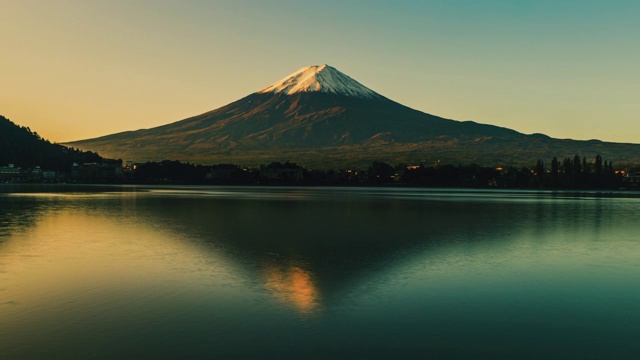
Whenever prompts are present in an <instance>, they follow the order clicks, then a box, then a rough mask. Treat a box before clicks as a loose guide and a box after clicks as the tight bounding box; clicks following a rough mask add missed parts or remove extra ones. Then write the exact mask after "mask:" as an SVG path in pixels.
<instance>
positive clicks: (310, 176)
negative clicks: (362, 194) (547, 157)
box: [127, 155, 624, 189]
mask: <svg viewBox="0 0 640 360" xmlns="http://www.w3.org/2000/svg"><path fill="white" fill-rule="evenodd" d="M278 169H280V170H281V171H282V177H281V178H278V177H277V176H276V177H275V178H274V177H273V174H274V170H275V171H276V175H277V170H278ZM296 169H297V170H298V171H299V172H300V174H301V176H300V177H292V176H291V171H292V170H296ZM261 170H262V172H265V173H266V172H267V170H268V171H269V174H270V175H271V176H270V177H269V178H265V177H264V176H262V175H261ZM127 181H128V182H132V183H140V184H153V183H167V184H219V185H264V184H268V185H308V186H392V185H395V186H416V187H458V188H503V189H618V188H620V187H621V186H623V185H624V184H623V176H622V173H621V172H620V171H616V170H615V169H614V166H613V163H612V162H610V161H605V160H603V159H602V157H601V156H600V155H597V156H596V157H595V159H593V160H592V161H589V160H587V158H581V157H580V156H578V155H576V156H574V157H570V158H565V159H562V161H560V160H558V158H557V157H554V158H553V159H552V160H551V162H550V166H549V167H547V166H546V165H545V162H544V161H543V160H538V161H537V162H536V164H535V165H532V166H531V167H520V168H517V167H486V166H480V165H477V164H468V165H462V164H458V165H453V164H445V165H442V164H439V163H436V164H433V165H426V164H421V165H417V166H408V165H407V164H404V163H400V164H396V165H391V164H388V163H385V162H381V161H373V162H372V163H371V165H369V166H368V167H367V168H366V169H346V170H345V169H340V170H335V169H330V170H324V169H307V168H303V167H302V166H299V165H297V164H296V163H292V162H285V163H280V162H272V163H270V164H269V165H266V166H262V167H261V168H247V167H241V166H238V165H234V164H220V165H213V166H204V165H197V164H190V163H181V162H179V161H162V162H147V163H143V164H136V166H135V170H132V171H131V172H129V173H128V180H127Z"/></svg>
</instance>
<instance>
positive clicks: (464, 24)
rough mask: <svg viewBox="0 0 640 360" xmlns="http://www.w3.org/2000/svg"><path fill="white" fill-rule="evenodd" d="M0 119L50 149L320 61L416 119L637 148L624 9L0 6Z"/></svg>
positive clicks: (505, 3)
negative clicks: (424, 115)
mask: <svg viewBox="0 0 640 360" xmlns="http://www.w3.org/2000/svg"><path fill="white" fill-rule="evenodd" d="M0 26H1V31H0V51H1V53H0V114H2V115H4V116H6V117H8V118H10V119H11V120H13V121H14V122H16V123H18V124H20V125H23V126H29V127H30V128H31V129H32V130H34V131H37V132H38V133H39V134H40V135H42V136H43V137H45V138H47V139H49V140H52V141H56V142H64V141H70V140H79V139H85V138H90V137H96V136H101V135H107V134H110V133H115V132H120V131H125V130H135V129H140V128H149V127H154V126H158V125H163V124H167V123H170V122H174V121H177V120H181V119H183V118H186V117H189V116H193V115H197V114H200V113H203V112H205V111H208V110H213V109H215V108H218V107H220V106H223V105H226V104H227V103H229V102H231V101H234V100H237V99H239V98H241V97H243V96H245V95H248V94H250V93H252V92H255V91H257V90H260V89H262V88H264V87H266V86H267V85H269V84H270V83H272V82H274V81H277V80H279V79H281V78H282V77H284V76H286V75H288V74H289V73H291V72H293V71H295V70H297V69H298V68H300V67H302V66H306V65H315V64H324V63H327V64H330V65H332V66H334V67H336V68H337V69H338V70H340V71H342V72H344V73H346V74H348V75H349V76H351V77H352V78H354V79H356V80H358V81H359V82H361V83H363V84H364V85H366V86H368V87H370V88H372V89H373V90H375V91H377V92H379V93H381V94H382V95H385V96H386V97H389V98H391V99H393V100H396V101H398V102H400V103H403V104H405V105H408V106H410V107H413V108H415V109H418V110H422V111H425V112H428V113H431V114H435V115H439V116H442V117H446V118H451V119H456V120H475V121H478V122H482V123H489V124H495V125H499V126H504V127H508V128H512V129H514V130H517V131H521V132H524V133H544V134H547V135H550V136H553V137H559V138H573V139H593V138H597V139H602V140H606V141H619V142H636V143H640V122H638V121H637V120H638V114H639V113H640V89H639V87H640V1H636V0H628V1H625V0H607V1H604V0H597V1H595V0H530V1H529V0H482V1H480V0H414V1H410V0H394V1H387V0H322V1H320V0H315V1H308V0H274V1H268V0H253V1H249V0H245V1H243V0H230V1H226V0H218V1H215V0H209V1H203V0H189V1H184V0H180V1H178V0H176V1H166V0H152V1H144V0H131V1H120V0H108V1H104V0H77V1H75V0H20V1H14V0H0Z"/></svg>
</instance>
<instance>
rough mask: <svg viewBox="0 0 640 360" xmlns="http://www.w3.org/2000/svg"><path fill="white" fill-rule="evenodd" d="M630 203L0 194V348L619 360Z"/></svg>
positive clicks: (19, 352)
mask: <svg viewBox="0 0 640 360" xmlns="http://www.w3.org/2000/svg"><path fill="white" fill-rule="evenodd" d="M638 195H639V194H637V193H625V192H614V193H598V192H582V193H576V192H542V191H541V192H535V191H521V192H519V191H471V190H451V189H438V190H434V189H406V188H403V189H396V188H278V187H272V188H258V187H246V188H243V187H204V186H203V187H127V186H121V187H118V186H115V187H108V186H85V187H78V186H62V185H60V186H57V185H50V186H36V185H33V186H26V185H22V186H11V185H5V186H0V324H1V325H2V326H1V327H0V358H1V359H124V358H130V359H139V358H147V359H178V358H180V359H189V358H193V359H201V358H217V359H243V358H247V359H376V358H379V359H401V358H411V359H413V358H420V359H423V358H434V359H455V358H473V359H479V358H480V359H483V358H486V359H500V358H504V359H526V358H536V359H539V358H545V359H550V358H551V359H553V358H559V359H562V358H579V359H611V358H635V357H637V355H638V354H639V353H640V342H639V341H638V340H637V335H638V334H640V261H639V260H640V240H639V239H640V237H639V236H638V229H640V226H639V225H638V215H639V214H640V198H639V197H638Z"/></svg>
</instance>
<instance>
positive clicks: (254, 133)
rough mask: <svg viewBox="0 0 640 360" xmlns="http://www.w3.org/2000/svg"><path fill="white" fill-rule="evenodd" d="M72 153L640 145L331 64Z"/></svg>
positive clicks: (444, 156)
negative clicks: (585, 135)
mask: <svg viewBox="0 0 640 360" xmlns="http://www.w3.org/2000/svg"><path fill="white" fill-rule="evenodd" d="M336 79H338V80H336ZM363 89H364V90H363ZM372 94H374V95H372ZM68 144H69V145H72V146H76V147H78V148H81V149H89V150H94V151H98V152H100V153H101V154H104V155H106V156H110V157H116V158H124V159H128V160H136V161H149V160H163V159H177V160H182V161H193V162H200V163H224V162H232V161H233V162H237V163H238V162H239V163H242V164H247V165H258V164H260V163H261V162H263V161H280V160H291V161H299V162H300V163H303V164H305V165H308V166H314V165H315V166H317V165H320V164H321V165H323V166H325V167H331V166H332V164H335V166H356V165H361V164H363V163H364V162H365V161H369V160H370V159H374V160H375V159H378V160H387V161H391V162H399V161H403V162H409V163H412V162H419V161H424V160H426V161H437V160H440V161H447V162H451V163H458V162H475V163H479V164H489V165H505V164H523V165H530V164H531V162H532V161H533V162H535V160H536V159H537V158H550V157H552V156H558V157H562V156H573V155H575V154H581V155H583V156H595V155H596V154H601V155H602V156H603V157H605V158H607V159H611V160H615V161H621V160H622V161H638V160H640V159H639V156H638V154H640V145H634V144H618V143H604V142H601V143H590V142H588V141H578V140H561V139H553V138H550V137H548V136H546V135H537V134H532V135H525V134H522V133H520V132H517V131H515V130H512V129H508V128H504V127H499V126H495V125H488V124H480V123H477V122H474V121H456V120H450V119H445V118H442V117H439V116H436V115H431V114H428V113H425V112H422V111H419V110H415V109H412V108H409V107H407V106H405V105H402V104H400V103H398V102H395V101H393V100H390V99H388V98H386V97H384V96H382V95H380V94H378V93H376V92H375V91H373V90H370V89H368V88H366V87H364V85H362V84H360V83H358V82H357V81H356V80H353V79H351V78H350V77H348V76H347V75H345V74H343V73H341V72H339V71H338V70H337V69H335V68H333V67H330V66H328V65H321V66H310V67H304V68H301V69H299V70H297V71H296V72H294V73H292V74H291V75H289V76H287V77H285V78H283V79H281V80H279V81H276V82H274V83H272V84H271V85H269V86H267V87H266V88H264V89H262V90H260V91H257V92H255V93H252V94H249V95H247V96H245V97H243V98H241V99H239V100H236V101H234V102H232V103H230V104H227V105H225V106H222V107H220V108H217V109H214V110H211V111H208V112H205V113H203V114H200V115H196V116H193V117H189V118H186V119H183V120H180V121H176V122H173V123H170V124H165V125H162V126H158V127H154V128H150V129H140V130H135V131H127V132H122V133H116V134H111V135H107V136H103V137H98V138H94V139H87V140H81V141H74V142H70V143H68Z"/></svg>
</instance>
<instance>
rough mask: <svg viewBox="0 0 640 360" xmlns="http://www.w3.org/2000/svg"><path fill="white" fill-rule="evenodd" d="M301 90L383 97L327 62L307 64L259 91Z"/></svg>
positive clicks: (284, 91)
mask: <svg viewBox="0 0 640 360" xmlns="http://www.w3.org/2000/svg"><path fill="white" fill-rule="evenodd" d="M301 92H323V93H330V94H338V95H345V96H353V97H360V98H380V97H381V96H380V95H379V94H378V93H376V92H375V91H373V90H371V89H369V88H367V87H366V86H364V85H362V84H360V83H359V82H357V81H355V80H353V79H352V78H350V77H349V76H347V75H345V74H343V73H342V72H340V71H338V70H337V69H336V68H334V67H331V66H329V65H326V64H324V65H314V66H305V67H303V68H301V69H299V70H298V71H296V72H294V73H293V74H291V75H289V76H287V77H285V78H284V79H282V80H280V81H276V82H275V83H273V84H271V85H269V86H267V87H266V88H264V89H262V90H260V91H258V93H284V94H287V95H292V94H296V93H301Z"/></svg>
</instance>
